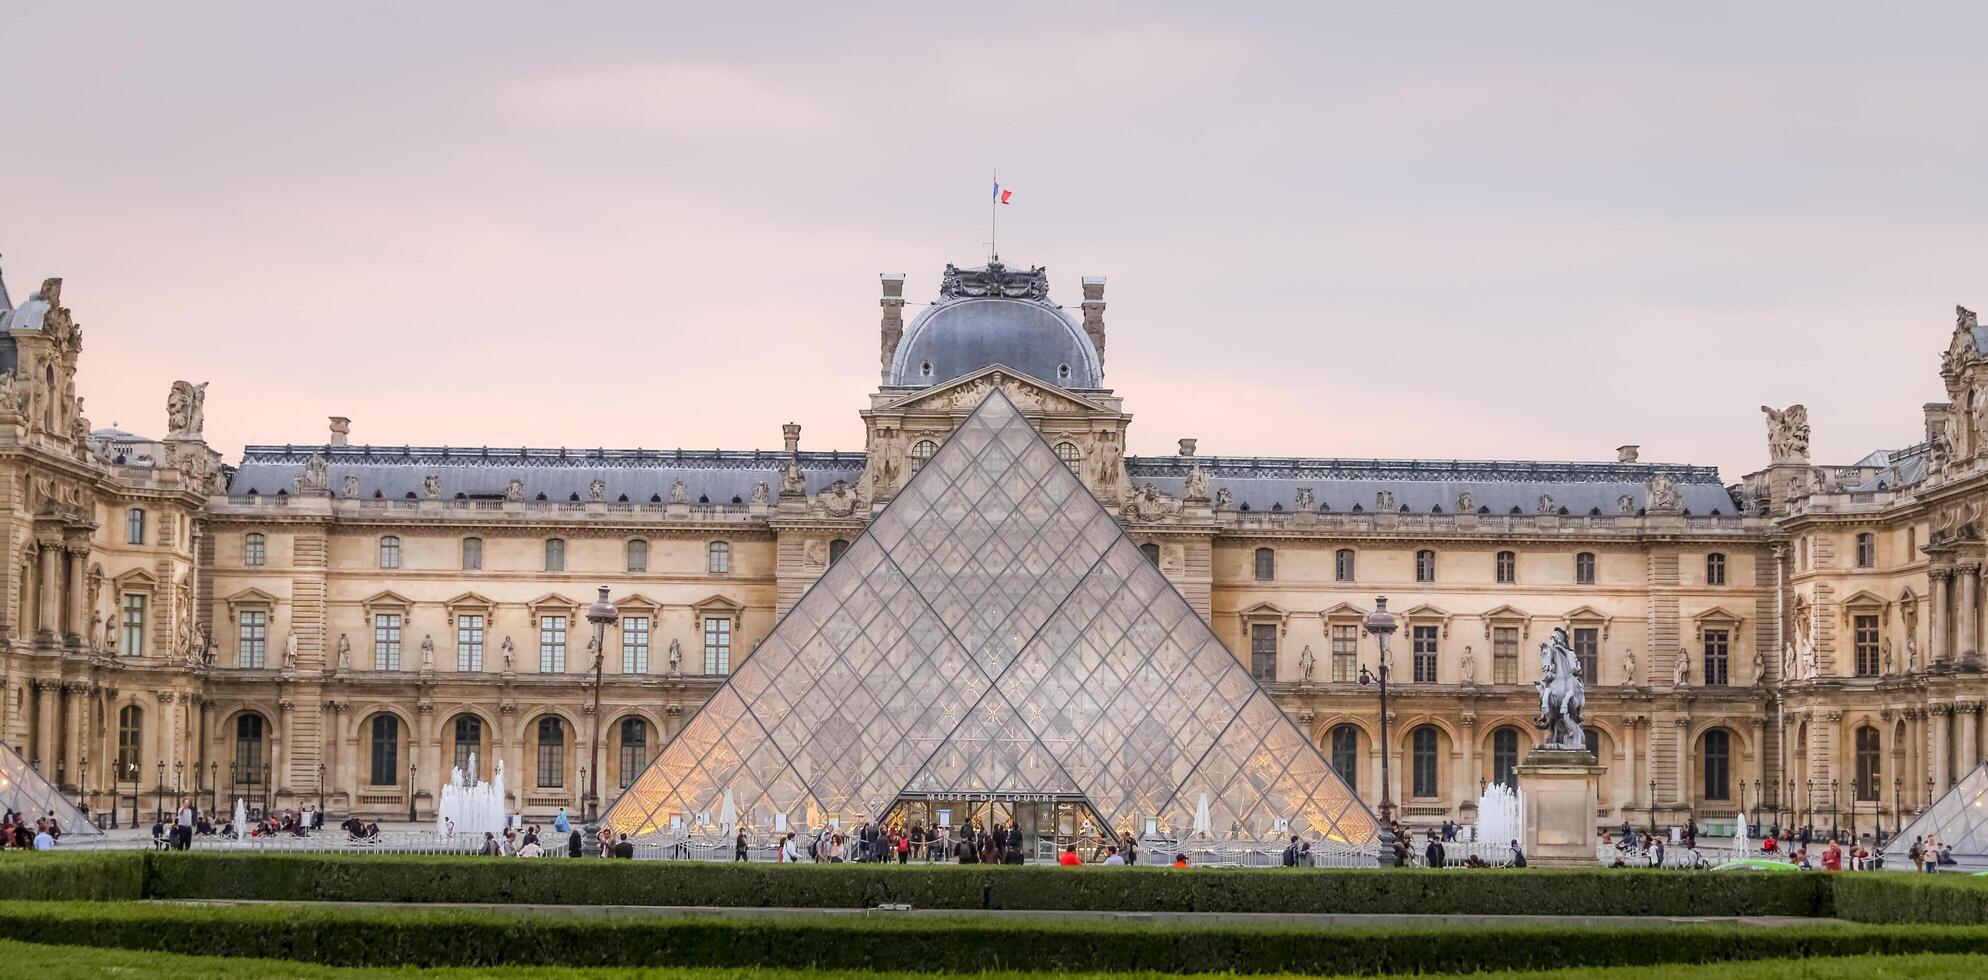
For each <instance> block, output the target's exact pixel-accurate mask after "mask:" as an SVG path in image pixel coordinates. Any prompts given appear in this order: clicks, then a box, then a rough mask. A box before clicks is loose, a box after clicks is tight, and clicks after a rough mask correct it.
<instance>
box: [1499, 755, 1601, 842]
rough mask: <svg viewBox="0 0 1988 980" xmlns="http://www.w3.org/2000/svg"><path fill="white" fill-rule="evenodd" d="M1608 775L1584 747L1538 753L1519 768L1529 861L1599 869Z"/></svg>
mask: <svg viewBox="0 0 1988 980" xmlns="http://www.w3.org/2000/svg"><path fill="white" fill-rule="evenodd" d="M1607 771H1608V770H1607V769H1606V768H1605V767H1603V766H1601V765H1599V764H1597V763H1596V761H1595V757H1594V754H1593V753H1590V752H1585V751H1582V750H1579V749H1538V750H1536V751H1534V752H1533V753H1532V754H1531V755H1528V756H1526V760H1525V762H1524V763H1521V764H1520V765H1518V766H1517V767H1515V768H1514V769H1513V773H1514V774H1515V775H1516V776H1517V777H1518V782H1519V791H1520V792H1521V793H1523V794H1524V795H1525V840H1524V841H1523V842H1522V843H1523V845H1524V847H1525V853H1526V861H1527V863H1529V864H1532V865H1535V866H1554V865H1558V866H1562V867H1583V868H1586V867H1593V866H1594V865H1595V803H1596V800H1597V799H1599V797H1600V792H1601V774H1602V773H1604V772H1607Z"/></svg>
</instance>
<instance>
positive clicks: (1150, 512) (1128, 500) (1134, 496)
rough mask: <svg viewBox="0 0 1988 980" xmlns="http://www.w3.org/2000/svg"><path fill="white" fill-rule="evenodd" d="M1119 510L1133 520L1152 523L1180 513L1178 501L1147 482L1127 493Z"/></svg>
mask: <svg viewBox="0 0 1988 980" xmlns="http://www.w3.org/2000/svg"><path fill="white" fill-rule="evenodd" d="M1119 510H1120V511H1121V512H1122V513H1124V514H1125V516H1127V517H1129V518H1131V519H1132V520H1134V521H1138V522H1140V523H1143V524H1152V523H1156V522H1159V521H1164V520H1166V519H1167V518H1169V517H1172V516H1174V515H1175V514H1178V513H1180V501H1178V500H1175V499H1174V498H1172V497H1169V496H1167V495H1166V494H1164V493H1161V492H1160V491H1159V489H1158V488H1156V487H1154V486H1153V485H1152V484H1150V483H1148V484H1146V485H1145V486H1143V487H1140V488H1139V489H1137V490H1134V491H1131V492H1129V493H1127V494H1126V495H1125V501H1124V503H1122V504H1121V505H1120V506H1119Z"/></svg>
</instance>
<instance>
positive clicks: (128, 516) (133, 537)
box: [124, 507, 145, 544]
mask: <svg viewBox="0 0 1988 980" xmlns="http://www.w3.org/2000/svg"><path fill="white" fill-rule="evenodd" d="M124 543H125V544H144V543H145V511H144V510H142V509H140V508H137V507H133V508H131V509H130V510H129V511H127V512H126V513H125V515H124Z"/></svg>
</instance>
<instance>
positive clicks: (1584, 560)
mask: <svg viewBox="0 0 1988 980" xmlns="http://www.w3.org/2000/svg"><path fill="white" fill-rule="evenodd" d="M1574 584H1575V585H1593V584H1595V553H1594V552H1592V551H1583V552H1581V553H1580V554H1577V555H1575V556H1574Z"/></svg>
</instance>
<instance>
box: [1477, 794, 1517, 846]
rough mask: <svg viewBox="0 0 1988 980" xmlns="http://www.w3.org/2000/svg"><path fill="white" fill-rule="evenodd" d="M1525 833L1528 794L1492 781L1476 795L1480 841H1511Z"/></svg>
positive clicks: (1495, 842) (1492, 842)
mask: <svg viewBox="0 0 1988 980" xmlns="http://www.w3.org/2000/svg"><path fill="white" fill-rule="evenodd" d="M1524 836H1525V797H1524V796H1523V795H1522V794H1521V793H1520V792H1519V791H1518V790H1517V789H1514V788H1513V787H1510V786H1506V785H1505V784H1503V783H1492V784H1491V785H1489V786H1486V787H1484V795H1482V796H1480V797H1478V798H1477V827H1476V829H1475V837H1476V839H1477V840H1478V842H1479V843H1490V844H1508V843H1510V842H1512V841H1515V840H1520V839H1522V838H1523V837H1524Z"/></svg>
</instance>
